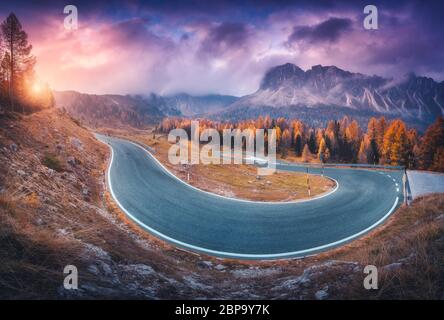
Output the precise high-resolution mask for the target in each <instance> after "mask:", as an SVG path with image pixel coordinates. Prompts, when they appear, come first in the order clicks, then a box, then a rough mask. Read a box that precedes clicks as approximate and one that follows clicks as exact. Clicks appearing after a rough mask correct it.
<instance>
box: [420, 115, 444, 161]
mask: <svg viewBox="0 0 444 320" xmlns="http://www.w3.org/2000/svg"><path fill="white" fill-rule="evenodd" d="M443 146H444V118H442V117H439V118H438V119H436V121H435V123H434V124H432V125H431V126H430V127H428V128H427V130H426V132H425V134H424V137H423V139H422V143H421V146H420V147H419V153H418V157H419V167H420V169H431V168H432V167H434V165H435V154H437V153H438V149H439V148H440V147H443ZM438 167H439V165H438Z"/></svg>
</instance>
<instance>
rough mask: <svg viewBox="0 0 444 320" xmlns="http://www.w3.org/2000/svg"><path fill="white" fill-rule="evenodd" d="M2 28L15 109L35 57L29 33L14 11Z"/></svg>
mask: <svg viewBox="0 0 444 320" xmlns="http://www.w3.org/2000/svg"><path fill="white" fill-rule="evenodd" d="M0 29H1V34H2V36H3V41H4V49H5V52H6V54H8V55H9V61H7V62H8V65H7V69H8V72H9V84H8V89H9V99H10V104H11V109H12V110H14V102H15V100H16V98H17V91H18V89H19V88H20V87H21V86H23V85H24V83H23V82H24V79H25V77H26V76H30V75H31V74H32V73H33V68H34V64H35V57H34V56H32V55H31V50H32V46H31V45H30V44H29V43H28V35H27V34H26V32H25V31H24V30H23V28H22V25H21V23H20V21H19V20H18V18H17V17H16V15H15V14H14V13H11V14H9V16H8V17H7V18H6V20H5V21H3V22H2V24H1V26H0Z"/></svg>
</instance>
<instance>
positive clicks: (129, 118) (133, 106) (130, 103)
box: [54, 91, 165, 128]
mask: <svg viewBox="0 0 444 320" xmlns="http://www.w3.org/2000/svg"><path fill="white" fill-rule="evenodd" d="M54 99H55V104H56V106H57V107H58V108H64V109H65V110H66V111H67V112H68V113H69V114H70V115H71V116H73V117H75V118H77V119H79V120H81V121H82V122H83V123H85V124H87V125H89V126H91V127H110V126H112V127H124V126H128V125H129V126H133V127H136V128H142V127H144V126H146V125H149V124H154V123H157V122H158V121H160V120H161V119H162V118H163V117H164V116H165V114H164V113H163V112H162V111H161V110H159V108H158V107H157V106H156V105H155V104H154V103H153V102H152V101H149V100H146V99H144V98H141V97H137V96H129V95H126V96H123V95H112V94H106V95H96V94H84V93H79V92H76V91H55V92H54Z"/></svg>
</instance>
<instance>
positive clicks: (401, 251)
mask: <svg viewBox="0 0 444 320" xmlns="http://www.w3.org/2000/svg"><path fill="white" fill-rule="evenodd" d="M108 160H109V150H108V148H107V147H106V146H104V145H102V144H101V143H99V142H98V141H97V140H96V139H95V138H94V136H93V134H92V133H91V132H89V131H88V130H86V129H85V128H83V127H81V126H79V125H78V124H77V123H76V122H75V121H73V120H72V119H71V117H70V116H68V115H67V114H66V113H63V112H61V111H60V110H58V111H57V110H46V111H41V112H38V113H35V114H32V115H28V116H24V117H20V116H17V115H14V114H13V115H11V114H7V115H6V116H2V117H0V163H1V164H2V165H1V166H0V261H1V263H0V299H11V298H28V299H39V298H40V299H41V298H53V299H67V298H140V299H156V298H178V299H186V298H188V299H190V298H191V299H192V298H220V299H260V298H265V299H266V298H269V299H276V298H278V299H331V298H338V299H344V298H349V299H350V298H369V299H388V298H434V299H443V298H444V283H443V281H442V279H444V274H443V269H442V265H443V264H444V260H443V259H444V255H443V252H444V217H443V213H442V212H443V211H444V197H443V196H439V195H436V196H431V197H429V198H425V199H418V200H416V201H415V203H414V205H413V206H411V207H409V208H401V209H400V210H399V211H398V212H397V213H395V215H394V216H392V217H391V218H390V219H389V221H388V223H386V224H385V225H384V226H383V227H381V228H379V229H377V230H375V231H373V232H372V233H371V234H370V235H368V236H366V237H365V238H363V239H361V240H358V241H355V242H353V243H351V244H350V245H347V246H344V247H342V248H339V249H336V250H333V251H330V252H328V253H324V254H321V255H317V256H314V257H308V258H305V259H297V260H286V261H273V262H242V261H232V260H220V259H214V258H211V257H208V256H204V255H202V256H197V255H195V254H190V253H187V252H184V251H182V250H178V249H176V248H174V247H172V246H170V245H168V244H166V243H164V242H162V241H159V240H157V239H155V238H153V237H151V236H149V235H148V234H147V233H146V232H145V231H143V230H141V229H139V228H138V227H136V226H135V225H134V224H132V223H131V222H130V221H128V220H127V219H126V218H125V216H124V215H123V214H122V213H121V212H120V211H119V210H118V209H117V208H116V207H115V205H114V204H113V202H112V200H111V199H110V197H109V194H108V193H107V191H106V188H105V184H104V172H105V168H106V165H107V161H108ZM412 226H413V227H412ZM367 264H374V265H376V266H377V267H378V268H379V274H380V289H379V290H375V291H369V290H364V289H363V286H362V282H363V278H364V276H365V275H364V273H363V268H364V266H365V265H367ZM66 265H75V266H76V267H77V268H78V272H79V289H78V290H74V291H67V290H65V289H64V288H63V285H62V284H63V277H64V275H63V268H64V267H65V266H66Z"/></svg>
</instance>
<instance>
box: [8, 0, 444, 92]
mask: <svg viewBox="0 0 444 320" xmlns="http://www.w3.org/2000/svg"><path fill="white" fill-rule="evenodd" d="M38 3H39V4H36V1H33V2H31V1H20V0H14V1H1V2H0V18H1V20H3V19H4V18H5V17H6V16H7V14H9V12H11V11H13V12H15V13H16V14H17V16H18V17H19V19H20V20H21V22H22V24H23V26H24V28H25V30H26V31H27V32H28V34H29V38H30V41H31V43H32V44H33V46H34V50H33V52H34V54H35V56H36V57H37V59H38V64H37V67H36V69H37V72H38V75H39V77H40V79H41V80H43V81H47V82H48V83H49V84H50V86H51V87H52V88H53V89H56V90H66V89H73V90H78V91H81V92H86V93H120V94H126V93H130V94H133V93H149V92H156V93H159V94H170V93H178V92H187V93H191V94H207V93H223V94H232V95H244V94H248V93H252V92H254V91H255V90H256V89H257V88H258V86H259V83H260V80H261V77H262V75H263V74H264V72H265V71H266V70H267V69H268V68H269V67H271V66H274V65H277V64H282V63H286V62H292V63H295V64H297V65H298V66H300V67H301V68H303V69H307V68H309V67H311V66H312V65H316V64H322V65H336V66H338V67H340V68H343V69H346V70H350V71H354V72H361V73H365V74H378V75H382V76H387V77H402V76H403V75H404V74H406V73H408V72H415V73H416V74H419V75H426V76H430V77H432V78H434V79H435V80H438V81H442V80H444V19H442V17H443V16H444V1H435V2H433V1H265V0H251V1H228V0H225V1H209V0H208V1H185V0H183V1H159V0H158V1H91V0H89V1H73V2H70V1H60V2H59V1H38ZM240 3H242V4H240ZM67 4H74V5H76V6H77V8H78V11H79V28H78V30H75V31H69V30H65V29H64V27H63V19H64V14H63V8H64V6H65V5H67ZM367 4H374V5H376V6H377V7H378V9H379V30H371V31H369V30H365V29H364V28H363V25H362V21H363V19H364V16H365V15H364V14H363V9H364V7H365V5H367Z"/></svg>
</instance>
